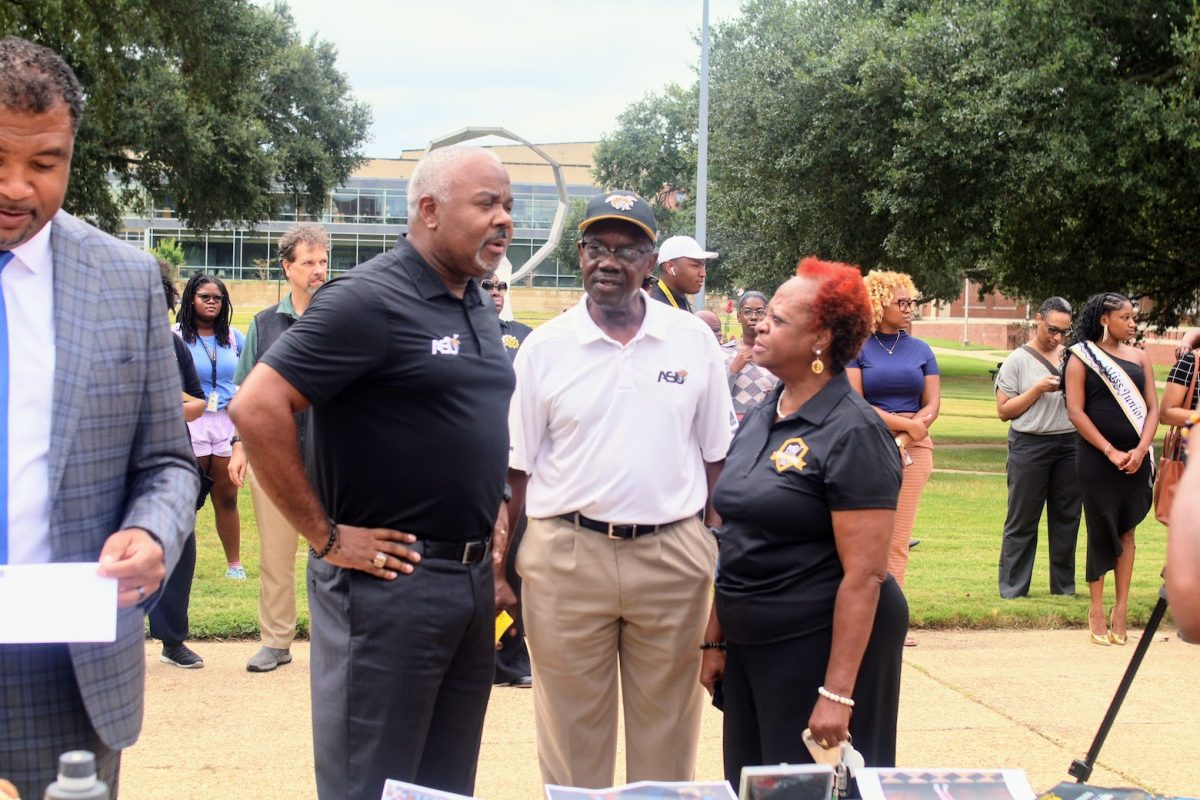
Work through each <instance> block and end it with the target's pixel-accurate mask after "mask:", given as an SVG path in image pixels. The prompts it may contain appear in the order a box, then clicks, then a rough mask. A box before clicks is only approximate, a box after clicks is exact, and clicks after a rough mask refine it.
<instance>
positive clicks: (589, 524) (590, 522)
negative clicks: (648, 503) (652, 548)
mask: <svg viewBox="0 0 1200 800" xmlns="http://www.w3.org/2000/svg"><path fill="white" fill-rule="evenodd" d="M558 518H559V519H561V520H565V521H566V522H569V523H571V524H572V525H575V526H577V527H580V528H587V529H588V530H589V531H596V532H597V533H603V534H606V535H607V536H608V538H610V539H636V538H638V537H639V536H649V535H650V534H652V533H658V532H659V531H661V530H664V529H666V528H669V527H671V526H672V525H678V524H679V523H681V522H686V521H687V520H689V519H693V517H684V518H683V519H677V520H675V521H674V522H664V523H663V524H661V525H636V524H632V525H616V524H614V523H612V522H601V521H600V520H598V519H591V518H590V517H585V516H584V515H583V514H580V513H579V512H578V511H576V512H575V513H573V514H559V516H558Z"/></svg>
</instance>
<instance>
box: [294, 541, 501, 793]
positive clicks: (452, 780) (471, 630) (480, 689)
mask: <svg viewBox="0 0 1200 800" xmlns="http://www.w3.org/2000/svg"><path fill="white" fill-rule="evenodd" d="M308 603H309V611H310V613H311V615H312V626H311V633H312V651H311V652H312V670H311V672H312V674H311V681H312V719H313V750H314V755H315V762H316V773H317V776H316V777H317V794H318V796H319V797H320V798H321V799H322V800H379V797H380V795H382V794H383V784H384V782H385V781H386V780H387V779H388V778H394V779H396V780H401V781H407V782H410V783H416V784H420V785H422V786H428V787H430V788H434V789H441V790H444V791H449V792H456V793H458V794H464V795H471V794H473V793H474V789H475V768H476V763H477V761H478V758H479V744H480V740H481V739H482V737H483V718H484V713H485V712H486V710H487V702H488V697H489V695H490V693H491V689H492V670H493V666H494V663H495V649H494V630H495V613H496V612H495V608H496V605H495V603H496V598H495V586H494V583H493V580H492V561H491V558H490V556H489V557H486V558H484V559H483V560H482V561H480V562H478V563H476V564H472V565H470V566H467V565H463V564H460V563H458V562H456V561H450V560H445V559H434V558H426V559H424V560H422V561H421V563H420V564H417V565H416V568H415V569H414V570H413V572H412V574H409V575H401V576H400V577H398V578H397V579H396V580H394V581H384V580H380V579H378V578H375V577H372V576H371V575H368V574H367V573H365V572H359V571H357V570H345V569H341V568H339V567H335V566H333V565H331V564H328V563H326V562H324V561H317V560H316V559H313V558H311V557H310V558H309V561H308Z"/></svg>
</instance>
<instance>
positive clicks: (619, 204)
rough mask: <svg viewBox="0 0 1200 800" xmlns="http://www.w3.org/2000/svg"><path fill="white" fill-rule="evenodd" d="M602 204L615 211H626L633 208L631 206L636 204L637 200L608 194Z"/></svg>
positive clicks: (623, 195)
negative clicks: (604, 203)
mask: <svg viewBox="0 0 1200 800" xmlns="http://www.w3.org/2000/svg"><path fill="white" fill-rule="evenodd" d="M604 202H606V203H608V204H609V205H610V206H612V207H613V208H615V209H616V210H617V211H628V210H629V209H631V208H633V204H634V203H636V202H637V198H634V197H630V196H629V195H627V194H610V195H609V196H608V198H607V199H606V200H605V201H604Z"/></svg>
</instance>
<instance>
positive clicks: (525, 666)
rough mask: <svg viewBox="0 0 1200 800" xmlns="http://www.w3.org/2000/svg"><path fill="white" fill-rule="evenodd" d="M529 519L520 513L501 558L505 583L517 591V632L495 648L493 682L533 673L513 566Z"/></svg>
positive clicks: (514, 619)
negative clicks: (506, 550)
mask: <svg viewBox="0 0 1200 800" xmlns="http://www.w3.org/2000/svg"><path fill="white" fill-rule="evenodd" d="M528 521H529V518H528V517H526V516H522V517H521V520H520V521H519V522H518V523H517V529H516V531H514V532H513V535H512V539H511V540H510V541H509V543H508V553H507V554H506V556H505V559H504V576H505V577H506V578H507V579H508V585H509V586H511V587H512V589H513V592H514V593H515V594H516V595H517V610H516V613H514V614H513V621H514V625H513V627H515V628H516V629H517V632H516V635H514V636H505V637H504V638H503V639H501V640H500V649H499V650H497V651H496V677H495V678H494V681H495V683H496V684H502V683H505V684H507V683H512V682H513V681H515V680H518V679H520V678H525V677H528V676H529V675H532V674H533V672H532V668H531V667H530V665H529V648H527V647H526V646H525V623H524V621H523V620H522V619H521V603H520V600H521V576H520V575H519V574H518V573H517V567H516V564H517V549H518V548H519V547H520V546H521V540H522V539H524V538H525V528H526V526H527V524H528Z"/></svg>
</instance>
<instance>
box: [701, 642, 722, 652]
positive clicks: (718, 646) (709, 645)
mask: <svg viewBox="0 0 1200 800" xmlns="http://www.w3.org/2000/svg"><path fill="white" fill-rule="evenodd" d="M700 649H701V650H724V649H726V645H725V643H724V642H705V643H704V644H702V645H700Z"/></svg>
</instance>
